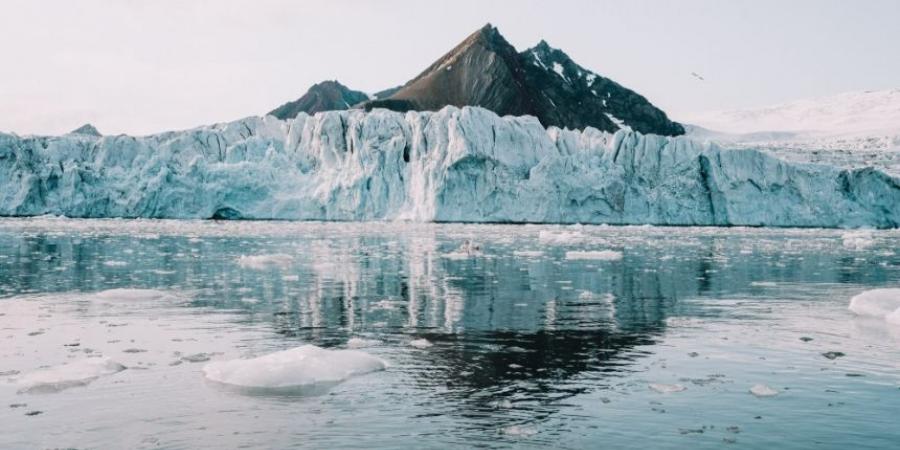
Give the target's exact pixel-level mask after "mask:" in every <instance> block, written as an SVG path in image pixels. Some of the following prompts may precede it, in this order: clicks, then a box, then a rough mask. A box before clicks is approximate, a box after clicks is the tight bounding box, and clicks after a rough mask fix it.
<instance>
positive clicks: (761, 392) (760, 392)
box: [750, 384, 778, 397]
mask: <svg viewBox="0 0 900 450" xmlns="http://www.w3.org/2000/svg"><path fill="white" fill-rule="evenodd" d="M750 393H751V394H753V395H755V396H757V397H774V396H776V395H778V390H777V389H773V388H771V387H769V386H766V385H765V384H754V385H753V387H751V388H750Z"/></svg>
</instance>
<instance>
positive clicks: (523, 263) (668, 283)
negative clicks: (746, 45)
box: [0, 218, 900, 449]
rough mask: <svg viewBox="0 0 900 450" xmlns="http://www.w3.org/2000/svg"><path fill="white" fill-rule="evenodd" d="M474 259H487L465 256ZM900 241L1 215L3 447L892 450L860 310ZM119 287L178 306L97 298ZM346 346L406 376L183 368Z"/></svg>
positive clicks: (896, 386) (893, 430)
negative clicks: (222, 374)
mask: <svg viewBox="0 0 900 450" xmlns="http://www.w3.org/2000/svg"><path fill="white" fill-rule="evenodd" d="M466 240H469V241H470V242H472V243H474V244H477V245H478V246H479V247H480V249H481V251H480V253H479V252H474V253H473V254H472V255H468V254H465V253H460V252H459V251H458V250H457V249H458V248H459V247H460V246H461V245H463V243H464V242H465V241H466ZM898 244H900V232H896V231H881V232H872V233H871V235H870V236H869V235H865V234H864V235H863V236H862V239H856V238H855V237H854V236H853V235H849V236H848V235H846V234H845V233H843V232H841V231H825V230H769V229H709V228H701V229H690V228H654V227H622V228H618V227H583V228H582V227H554V226H547V227H543V226H477V225H411V224H381V223H377V224H340V223H282V222H263V223H258V222H239V223H234V222H232V223H214V222H177V221H76V220H59V219H45V218H38V219H29V220H11V219H7V220H4V221H0V314H2V315H0V328H2V329H0V342H2V344H0V372H5V373H6V375H5V376H4V377H3V378H8V379H10V380H11V381H10V382H9V383H7V384H6V385H3V384H0V401H2V402H3V404H0V448H56V447H63V448H65V447H75V448H186V449H187V448H404V447H405V448H448V447H484V448H506V447H524V448H530V447H533V448H544V447H551V448H603V447H606V448H641V449H643V448H713V447H721V446H732V447H745V448H771V447H778V448H812V447H815V448H835V449H838V448H841V449H843V448H896V447H895V445H896V443H897V442H900V427H897V418H896V414H897V412H898V411H900V330H898V329H897V328H895V327H891V326H890V325H888V324H887V323H886V322H884V321H882V320H875V319H871V318H870V319H864V318H858V317H855V316H854V315H853V314H852V313H851V312H849V311H848V310H847V305H848V302H849V299H850V298H851V297H852V296H854V295H856V294H858V293H860V292H862V291H864V290H868V289H874V288H879V287H900V254H898V246H900V245H898ZM574 251H613V252H619V253H620V254H621V258H618V257H617V255H616V254H615V253H602V254H594V255H579V254H573V253H569V254H567V252H574ZM272 255H276V256H272ZM278 255H280V256H278ZM242 256H249V257H250V258H244V259H241V257H242ZM260 256H263V258H256V259H254V257H260ZM579 256H582V257H585V256H587V257H593V258H600V259H577V258H578V257H579ZM112 288H129V289H154V290H159V291H164V292H167V293H171V294H172V295H174V296H175V297H176V298H177V299H178V300H177V301H173V300H166V301H149V302H148V301H120V302H115V301H108V300H98V298H97V297H96V296H95V293H97V292H100V291H104V290H108V289H112ZM350 338H364V339H368V340H371V341H372V342H371V343H370V345H368V346H367V347H366V348H364V349H363V350H364V351H366V352H368V353H371V354H374V355H377V356H379V357H381V358H383V359H384V360H386V361H387V362H388V363H389V364H390V367H389V368H388V369H387V370H385V371H382V372H376V373H371V374H367V375H363V376H359V377H355V378H351V379H349V380H347V381H345V382H343V383H341V384H339V385H337V386H334V387H332V388H331V389H329V390H328V391H327V392H326V393H324V394H321V395H315V396H299V397H298V396H278V395H264V396H253V395H243V394H240V393H236V392H233V391H229V390H226V389H221V388H220V387H218V386H214V385H212V384H210V383H209V382H206V381H205V380H204V377H203V373H202V367H203V365H204V363H205V362H196V363H194V362H183V363H182V362H180V360H179V355H187V354H197V353H207V354H210V357H211V359H213V360H217V359H230V358H238V357H245V356H252V355H260V354H264V353H267V352H271V351H276V350H282V349H287V348H291V347H295V346H298V345H302V344H306V343H312V344H315V345H318V346H321V347H325V348H343V347H345V346H346V344H347V341H348V340H349V339H350ZM801 338H802V339H801ZM417 339H426V340H427V341H429V342H430V343H431V344H433V345H432V346H431V347H428V348H424V349H420V348H416V347H414V346H412V345H410V342H412V341H413V340H417ZM74 344H78V345H77V346H76V345H74ZM86 349H87V350H90V353H88V352H87V350H86ZM826 352H841V353H843V354H844V356H840V357H835V358H834V359H829V358H827V357H825V356H823V353H826ZM98 354H102V355H104V356H108V357H111V358H113V359H115V360H116V361H118V362H121V363H122V364H124V365H126V366H128V367H129V368H128V369H127V370H125V371H123V372H119V373H117V374H114V375H110V376H104V377H101V378H98V379H97V380H95V381H93V382H91V383H90V384H88V385H87V386H83V387H76V388H72V389H67V390H64V391H61V392H57V393H50V394H28V393H17V390H18V388H17V386H16V385H15V379H16V377H17V376H19V375H21V374H26V373H28V372H31V371H34V370H36V369H39V368H41V367H44V366H56V365H59V364H62V363H66V362H72V361H77V360H79V359H83V358H86V357H88V356H91V355H94V356H96V355H98ZM174 364H177V365H174ZM13 371H17V372H20V374H15V373H14V372H13ZM755 384H765V385H767V386H770V387H772V388H774V389H776V390H778V391H779V394H778V395H776V396H774V397H769V398H757V397H756V396H754V395H752V394H750V393H749V389H750V387H751V386H753V385H755ZM651 385H661V386H662V390H665V389H666V388H671V387H673V386H678V388H677V389H675V390H680V389H682V388H683V390H680V391H679V392H670V393H661V392H657V390H660V386H657V389H656V390H654V389H652V388H651ZM19 404H27V406H17V407H9V405H19ZM35 411H40V414H36V415H26V413H32V412H35Z"/></svg>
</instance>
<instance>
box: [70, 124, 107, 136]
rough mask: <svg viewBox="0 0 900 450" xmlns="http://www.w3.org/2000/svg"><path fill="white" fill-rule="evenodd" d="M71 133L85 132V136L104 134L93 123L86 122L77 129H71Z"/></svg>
mask: <svg viewBox="0 0 900 450" xmlns="http://www.w3.org/2000/svg"><path fill="white" fill-rule="evenodd" d="M69 134H83V135H85V136H97V137H101V136H103V135H102V134H100V132H99V131H97V128H96V127H94V126H93V125H91V124H89V123H86V124H84V125H82V126H80V127H78V128H76V129H74V130H72V131H70V132H69Z"/></svg>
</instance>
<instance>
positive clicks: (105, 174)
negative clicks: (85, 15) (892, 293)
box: [0, 107, 900, 228]
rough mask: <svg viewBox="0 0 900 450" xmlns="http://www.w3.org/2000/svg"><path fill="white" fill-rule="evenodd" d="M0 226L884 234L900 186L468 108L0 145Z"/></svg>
mask: <svg viewBox="0 0 900 450" xmlns="http://www.w3.org/2000/svg"><path fill="white" fill-rule="evenodd" d="M0 215H2V216H35V215H61V216H68V217H84V218H91V217H121V218H194V219H196V218H214V219H287V220H334V221H361V220H407V221H423V222H427V221H435V222H445V221H450V222H502V223H510V222H512V223H518V222H522V223H525V222H527V223H585V224H587V223H592V224H601V223H605V224H655V225H721V226H733V225H740V226H744V225H746V226H776V227H840V228H858V227H872V228H896V227H898V226H900V178H898V177H897V176H895V175H892V174H889V173H885V172H884V171H881V170H878V169H875V168H873V167H853V168H847V167H837V166H833V165H828V164H813V163H808V162H798V161H787V160H784V159H780V158H777V157H775V156H773V155H771V154H769V153H767V152H764V151H761V150H757V149H752V148H748V149H733V148H723V147H720V146H718V145H717V144H715V143H713V142H700V141H695V140H692V139H690V138H686V137H675V138H670V137H662V136H656V135H642V134H640V133H637V132H634V131H631V130H620V131H618V132H616V133H614V134H610V133H605V132H601V131H598V130H596V129H592V128H587V129H585V130H584V131H579V130H567V129H558V128H554V127H550V128H544V127H543V126H542V125H541V124H540V123H539V122H538V120H537V119H535V118H533V117H528V116H523V117H510V116H507V117H499V116H497V115H496V114H494V113H492V112H490V111H488V110H485V109H481V108H477V107H463V108H456V107H446V108H444V109H442V110H440V111H436V112H412V111H411V112H407V113H397V112H391V111H387V110H378V109H376V110H373V111H371V112H363V111H361V110H349V111H330V112H324V113H317V114H315V115H314V116H309V115H306V114H303V113H301V114H299V115H298V116H297V117H296V118H294V119H288V120H279V119H277V118H275V117H272V116H266V117H249V118H245V119H241V120H237V121H234V122H230V123H223V124H216V125H211V126H205V127H200V128H196V129H191V130H185V131H173V132H166V133H161V134H155V135H149V136H142V137H134V136H127V135H119V136H93V135H85V134H69V135H64V136H17V135H15V134H2V133H0Z"/></svg>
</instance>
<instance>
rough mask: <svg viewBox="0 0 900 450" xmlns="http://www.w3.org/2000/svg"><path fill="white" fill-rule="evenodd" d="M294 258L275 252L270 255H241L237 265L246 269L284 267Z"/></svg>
mask: <svg viewBox="0 0 900 450" xmlns="http://www.w3.org/2000/svg"><path fill="white" fill-rule="evenodd" d="M293 262H294V258H293V257H292V256H291V255H285V254H282V253H275V254H271V255H253V256H247V255H241V256H240V257H239V258H238V265H240V266H241V267H244V268H247V269H265V268H267V267H285V266H289V265H291V263H293Z"/></svg>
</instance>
